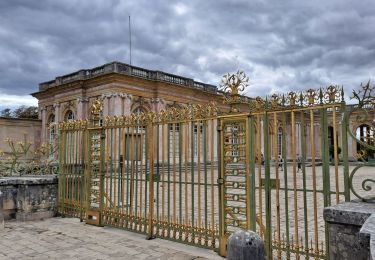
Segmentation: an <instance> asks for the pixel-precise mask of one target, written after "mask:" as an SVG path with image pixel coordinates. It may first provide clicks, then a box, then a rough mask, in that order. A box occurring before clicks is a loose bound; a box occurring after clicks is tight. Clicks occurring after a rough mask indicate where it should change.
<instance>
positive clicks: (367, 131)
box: [356, 124, 375, 157]
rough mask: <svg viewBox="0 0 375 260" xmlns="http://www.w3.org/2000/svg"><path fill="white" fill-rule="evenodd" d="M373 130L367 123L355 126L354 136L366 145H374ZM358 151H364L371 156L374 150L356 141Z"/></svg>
mask: <svg viewBox="0 0 375 260" xmlns="http://www.w3.org/2000/svg"><path fill="white" fill-rule="evenodd" d="M374 134H375V131H374V128H373V127H371V126H369V125H367V124H362V125H360V126H358V127H357V129H356V138H357V139H358V140H360V141H361V142H363V143H366V144H368V145H371V146H374V137H375V135H374ZM359 151H366V152H367V155H368V156H370V157H372V156H373V154H374V152H373V151H372V150H371V149H368V148H366V147H365V146H364V145H362V144H360V143H359V142H357V152H359Z"/></svg>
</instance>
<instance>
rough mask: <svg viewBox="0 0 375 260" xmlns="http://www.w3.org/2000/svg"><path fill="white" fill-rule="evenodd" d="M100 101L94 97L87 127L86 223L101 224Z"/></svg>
mask: <svg viewBox="0 0 375 260" xmlns="http://www.w3.org/2000/svg"><path fill="white" fill-rule="evenodd" d="M102 110H103V105H102V103H101V102H100V101H99V100H98V99H96V100H95V101H94V102H93V104H92V105H91V119H90V127H89V128H88V135H89V140H88V149H87V151H88V157H87V158H88V161H89V163H88V167H87V171H86V176H87V207H86V223H87V224H90V225H95V226H102V212H103V201H104V182H103V180H104V174H103V172H104V168H105V158H104V157H105V147H104V141H105V133H104V129H103V127H102V118H101V117H102Z"/></svg>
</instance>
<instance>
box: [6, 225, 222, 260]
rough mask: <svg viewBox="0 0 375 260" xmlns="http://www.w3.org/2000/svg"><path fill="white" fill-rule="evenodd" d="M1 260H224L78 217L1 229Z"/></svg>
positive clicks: (194, 248)
mask: <svg viewBox="0 0 375 260" xmlns="http://www.w3.org/2000/svg"><path fill="white" fill-rule="evenodd" d="M0 259H134V260H136V259H176V260H178V259H181V260H187V259H202V260H203V259H223V258H221V257H220V256H218V255H217V254H216V253H215V252H213V251H212V250H207V249H202V248H197V247H192V246H187V245H184V244H180V243H175V242H171V241H167V240H161V239H154V240H145V236H144V235H142V234H137V233H133V232H129V231H125V230H121V229H115V228H110V227H103V228H101V227H95V226H90V225H86V224H84V223H80V222H79V219H76V218H52V219H47V220H44V221H33V222H16V221H10V222H6V223H5V228H2V227H1V228H0Z"/></svg>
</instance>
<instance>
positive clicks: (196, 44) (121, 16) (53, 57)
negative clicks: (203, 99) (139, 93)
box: [0, 0, 375, 95]
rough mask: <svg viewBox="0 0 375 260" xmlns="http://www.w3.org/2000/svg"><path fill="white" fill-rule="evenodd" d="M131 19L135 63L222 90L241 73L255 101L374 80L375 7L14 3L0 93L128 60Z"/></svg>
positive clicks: (141, 0) (3, 44) (5, 11)
mask: <svg viewBox="0 0 375 260" xmlns="http://www.w3.org/2000/svg"><path fill="white" fill-rule="evenodd" d="M179 8H180V9H179ZM181 8H182V9H183V11H181ZM179 10H180V11H179ZM128 15H131V17H132V43H133V53H132V54H133V64H134V65H137V66H141V67H145V68H150V69H157V70H163V71H166V72H170V73H176V74H181V75H182V76H186V77H192V78H195V79H199V80H201V81H205V82H207V83H211V84H216V85H217V84H218V83H219V81H220V77H221V76H222V75H223V74H224V73H226V72H228V71H234V70H237V69H238V68H243V69H244V70H245V71H246V72H247V73H248V74H249V76H250V78H251V89H249V91H248V93H249V94H250V95H265V94H267V93H266V92H270V91H274V90H279V91H289V90H290V89H306V88H311V87H320V86H322V85H326V84H330V83H337V84H344V86H345V87H346V88H348V89H352V88H354V87H356V86H357V85H359V83H360V82H361V81H367V80H368V79H369V78H370V79H374V77H375V72H374V61H375V39H374V37H373V35H374V34H375V27H374V26H373V24H374V23H375V3H374V2H373V1H371V0H364V1H360V2H358V1H354V0H352V1H340V0H334V1H323V0H320V1H312V2H309V3H307V2H306V1H296V0H289V1H261V0H255V1H247V0H236V1H235V0H233V1H214V0H208V1H198V0H192V1H180V2H173V3H172V2H167V1H146V0H137V1H135V0H134V1H130V0H129V1H119V0H117V1H115V0H113V1H99V0H95V1H78V0H65V1H52V0H46V1H27V0H13V1H2V2H0V57H1V58H0V92H2V93H8V94H17V95H21V94H25V93H31V92H34V91H36V90H37V84H38V83H39V82H42V81H46V80H50V79H53V78H54V77H56V76H58V75H62V74H66V73H69V72H72V71H76V70H78V69H81V68H90V67H94V66H98V65H101V64H102V63H106V62H109V61H112V60H118V61H123V62H128V58H129V52H128V40H129V39H128Z"/></svg>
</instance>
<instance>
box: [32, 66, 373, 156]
mask: <svg viewBox="0 0 375 260" xmlns="http://www.w3.org/2000/svg"><path fill="white" fill-rule="evenodd" d="M32 95H33V96H34V97H36V98H37V99H38V100H39V108H40V119H41V121H42V131H41V140H42V142H49V143H53V142H56V140H55V136H56V133H57V129H56V127H50V126H51V125H56V124H57V123H58V122H61V121H69V120H73V119H88V118H89V113H90V111H89V110H90V109H89V108H90V106H91V104H92V102H93V101H94V100H96V99H99V100H101V102H102V103H103V116H104V117H105V116H113V115H129V114H131V113H139V112H148V111H153V112H156V113H157V112H160V111H161V110H163V109H167V108H169V107H176V108H180V107H182V106H185V105H188V104H201V105H205V104H208V103H210V102H214V103H216V104H217V106H218V107H219V108H220V109H222V110H226V111H228V109H229V107H228V105H225V104H224V102H223V101H224V99H225V98H224V93H223V92H222V91H220V90H218V88H217V87H216V86H213V85H209V84H205V83H201V82H197V81H194V80H193V79H190V78H185V77H181V76H177V75H173V74H169V73H165V72H161V71H153V70H147V69H143V68H139V67H135V66H130V65H128V64H125V63H120V62H111V63H108V64H104V65H102V66H99V67H96V68H92V69H83V70H79V71H76V72H73V73H71V74H68V75H64V76H59V77H56V78H55V79H54V80H51V81H48V82H44V83H40V84H39V91H38V92H36V93H33V94H32ZM243 99H245V100H244V101H245V102H244V103H247V104H243V105H242V108H244V109H242V111H243V112H246V111H248V104H249V103H250V102H251V101H252V100H254V99H251V98H246V97H243ZM349 107H350V106H347V107H346V109H348V108H349ZM275 116H276V121H277V122H276V123H275V122H273V121H275V118H273V117H272V115H271V116H270V127H269V128H270V129H269V132H270V134H271V136H272V140H271V141H270V148H271V151H274V150H275V149H277V151H278V152H277V153H278V154H279V155H282V146H283V145H286V146H287V147H288V148H287V149H286V150H287V153H288V154H289V151H291V150H292V149H291V148H290V147H291V146H296V153H297V154H301V152H302V151H301V150H302V144H301V140H306V141H305V142H306V143H305V145H306V150H307V153H306V158H307V159H309V158H310V159H311V157H312V154H313V153H312V150H315V151H314V155H315V157H317V158H319V157H321V152H322V145H323V144H322V143H321V142H320V141H318V142H317V141H315V140H320V138H318V137H319V135H320V134H321V132H320V131H321V125H320V114H319V112H318V111H315V112H314V113H313V117H310V115H309V114H303V115H301V114H298V113H297V114H296V117H295V119H294V120H295V129H294V137H293V138H288V137H286V142H285V143H284V144H283V142H282V118H280V117H279V116H277V115H276V114H275ZM302 117H304V121H302V120H301V118H302ZM327 117H328V122H330V123H329V124H328V126H327V127H328V144H326V145H328V146H329V147H332V146H334V142H337V146H339V147H341V140H342V137H343V135H342V125H341V122H342V120H343V111H339V110H338V111H337V113H335V116H334V117H333V113H332V112H331V113H330V112H329V111H328V114H327ZM311 118H312V121H311ZM353 118H354V117H352V118H351V119H350V122H349V128H350V130H351V131H352V133H354V135H357V136H359V135H360V136H366V135H368V136H370V135H373V133H372V132H371V131H372V130H371V129H372V128H371V127H372V124H373V120H374V113H373V111H372V112H371V113H370V114H369V116H368V117H367V119H366V120H367V121H363V120H362V121H358V120H353ZM285 120H286V123H285V128H286V131H285V132H286V134H287V135H288V134H289V133H291V131H292V126H291V118H290V117H289V116H288V117H286V118H285ZM301 124H305V125H304V127H302V126H301ZM302 130H303V132H302ZM370 130H371V131H370ZM370 132H371V133H370ZM302 135H304V138H302ZM313 136H315V140H314V139H312V137H313ZM366 140H369V139H368V138H367V139H366ZM215 142H216V138H215ZM258 142H260V143H263V136H260V137H259V140H258ZM312 142H313V143H312ZM313 146H314V147H313ZM258 147H260V146H259V145H258ZM360 149H362V147H361V146H360V145H359V144H358V142H356V140H355V139H353V138H349V140H348V156H349V159H352V160H356V156H357V153H358V151H359V150H360ZM261 150H262V151H261V152H263V147H262V148H261ZM271 156H272V157H275V156H276V154H274V153H271ZM287 156H288V155H287Z"/></svg>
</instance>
